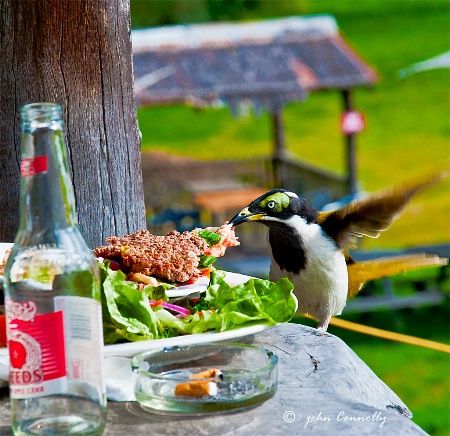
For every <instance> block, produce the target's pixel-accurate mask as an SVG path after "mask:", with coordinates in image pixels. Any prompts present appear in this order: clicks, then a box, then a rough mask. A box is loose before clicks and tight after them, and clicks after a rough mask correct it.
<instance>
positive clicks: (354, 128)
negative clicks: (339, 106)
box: [341, 111, 366, 135]
mask: <svg viewBox="0 0 450 436" xmlns="http://www.w3.org/2000/svg"><path fill="white" fill-rule="evenodd" d="M364 127H366V120H365V118H364V114H363V113H362V112H358V111H347V112H344V113H343V114H342V118H341V131H342V133H344V134H345V135H352V134H354V133H359V132H362V131H363V130H364Z"/></svg>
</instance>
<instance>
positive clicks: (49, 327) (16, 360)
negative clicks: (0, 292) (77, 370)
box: [5, 299, 67, 398]
mask: <svg viewBox="0 0 450 436" xmlns="http://www.w3.org/2000/svg"><path fill="white" fill-rule="evenodd" d="M5 303H6V313H7V323H8V349H9V358H10V375H9V382H10V394H11V397H12V398H31V397H34V396H39V395H50V394H54V393H58V392H61V391H62V390H63V389H64V387H65V385H66V384H67V372H66V358H65V356H66V354H65V346H64V325H63V324H64V323H63V313H62V312H61V311H58V312H52V313H47V314H44V315H38V314H37V308H36V304H35V303H34V302H33V301H24V302H17V301H13V300H11V299H6V301H5Z"/></svg>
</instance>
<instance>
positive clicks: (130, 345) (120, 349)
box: [103, 323, 271, 357]
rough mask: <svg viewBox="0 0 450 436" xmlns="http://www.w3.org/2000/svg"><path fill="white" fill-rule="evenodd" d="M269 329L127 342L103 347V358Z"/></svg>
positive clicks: (259, 327) (258, 327)
mask: <svg viewBox="0 0 450 436" xmlns="http://www.w3.org/2000/svg"><path fill="white" fill-rule="evenodd" d="M269 327H271V326H270V325H269V324H267V323H258V324H253V325H247V326H246V327H240V328H236V329H233V330H226V331H224V332H219V333H216V332H208V333H197V334H195V335H185V336H176V337H174V338H166V339H154V340H151V341H139V342H127V343H126V344H113V345H105V347H104V348H103V355H104V356H122V357H133V356H135V355H136V354H139V353H142V352H144V351H147V350H162V349H163V348H166V347H175V346H177V347H182V346H185V345H195V344H205V343H209V342H221V341H229V340H231V339H237V338H242V337H244V336H249V335H254V334H255V333H260V332H262V331H264V330H266V329H268V328H269Z"/></svg>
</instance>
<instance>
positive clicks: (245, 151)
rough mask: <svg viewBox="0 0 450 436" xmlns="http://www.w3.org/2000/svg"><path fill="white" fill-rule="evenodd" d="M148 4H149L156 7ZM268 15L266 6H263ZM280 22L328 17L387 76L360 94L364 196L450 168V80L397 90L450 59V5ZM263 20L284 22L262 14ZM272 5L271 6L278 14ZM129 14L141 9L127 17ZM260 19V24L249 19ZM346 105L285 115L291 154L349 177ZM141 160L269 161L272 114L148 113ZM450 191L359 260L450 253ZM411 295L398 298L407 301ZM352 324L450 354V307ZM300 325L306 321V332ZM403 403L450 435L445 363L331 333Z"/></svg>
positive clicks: (443, 188) (350, 5)
mask: <svg viewBox="0 0 450 436" xmlns="http://www.w3.org/2000/svg"><path fill="white" fill-rule="evenodd" d="M149 3H150V4H151V2H149ZM262 3H264V2H262ZM279 3H280V5H282V7H281V6H280V8H281V9H279V10H278V11H281V12H280V13H279V14H280V15H281V14H296V13H308V14H314V13H331V14H332V15H334V16H335V17H336V19H337V22H338V25H339V27H340V29H341V31H342V32H343V34H344V36H345V37H346V38H347V40H348V41H349V42H350V44H351V45H352V46H353V47H354V48H355V49H356V50H357V51H358V52H359V53H360V54H361V55H362V56H363V57H364V58H365V59H366V60H367V61H368V62H369V63H371V64H372V65H373V66H374V67H375V68H376V69H377V71H378V72H379V74H380V82H379V83H378V84H377V85H376V86H375V87H374V88H373V89H359V90H356V91H355V93H354V100H355V106H356V108H357V109H359V110H362V111H363V112H364V113H365V115H366V119H367V127H366V130H365V131H364V132H362V133H361V134H360V135H358V138H357V166H358V178H359V182H360V188H361V189H362V190H366V191H374V190H377V189H380V188H383V187H387V186H391V185H394V184H399V183H403V182H407V181H411V180H415V179H417V177H421V176H423V175H426V174H430V173H432V172H434V171H438V170H440V169H444V168H448V163H449V138H450V86H449V84H450V70H448V69H445V70H444V69H441V70H433V71H427V72H422V73H419V74H415V75H413V76H410V77H408V78H406V79H403V80H400V79H399V78H398V75H397V73H398V71H399V70H400V69H403V68H405V67H407V66H408V65H410V64H411V63H415V62H420V61H422V60H426V59H428V58H431V57H433V56H437V55H439V54H441V53H443V52H446V51H448V50H449V34H450V31H449V12H450V11H449V6H450V3H449V2H448V1H446V0H437V1H435V0H414V1H406V0H405V1H402V0H392V1H387V0H370V1H368V0H366V1H356V0H339V1H336V0H320V1H318V0H304V1H301V2H297V1H290V0H286V1H283V2H279ZM265 4H266V5H268V6H267V7H266V9H265V10H264V14H263V17H264V18H268V17H272V16H276V13H275V12H274V11H273V8H272V9H271V7H270V3H269V2H265ZM272 5H273V3H272ZM131 12H132V13H133V9H132V11H131ZM246 18H247V19H249V18H261V17H256V16H255V17H246ZM341 110H342V101H341V96H340V94H339V93H338V92H333V91H328V92H322V93H316V94H313V95H310V96H309V97H308V99H307V100H305V101H304V102H301V103H291V104H289V105H287V107H286V108H285V109H284V111H283V115H284V121H285V132H286V143H287V147H288V149H289V150H290V151H292V152H294V153H295V154H296V155H298V157H299V158H301V159H303V160H305V161H307V162H309V163H312V164H314V165H317V166H319V167H322V168H326V169H328V170H331V171H334V172H336V173H339V174H343V173H344V168H345V162H344V151H345V150H344V141H343V138H342V136H341V135H340V133H339V118H340V113H341ZM138 119H139V125H140V129H141V131H142V135H143V136H142V149H143V150H144V151H145V150H164V151H167V152H170V153H176V154H181V155H187V156H193V157H196V158H198V159H206V160H208V159H216V158H236V159H240V158H243V157H252V156H261V155H264V156H267V155H269V154H270V153H271V151H272V131H271V123H270V119H269V117H268V115H267V114H262V115H260V116H254V115H251V116H248V117H244V118H234V117H233V116H232V115H231V113H230V111H229V110H228V109H227V108H220V109H207V110H197V109H194V108H191V107H185V106H172V107H154V108H140V109H139V110H138ZM449 188H450V185H449V183H448V182H447V183H443V184H441V185H439V186H435V187H433V188H431V189H429V190H427V191H426V192H424V193H422V194H420V195H419V196H418V197H417V198H416V199H415V200H414V201H413V202H412V204H411V206H410V207H409V208H408V210H407V211H406V212H405V214H404V215H403V216H402V217H401V218H400V219H399V220H398V221H397V222H396V223H394V225H393V226H392V228H391V229H389V231H388V232H386V233H385V234H383V235H382V236H381V237H380V238H378V239H375V240H373V239H368V238H366V240H364V242H363V244H362V248H365V249H376V250H384V249H390V248H404V247H408V246H415V245H421V244H435V243H446V242H448V241H449V239H450V238H449V236H450V234H449V223H450V202H449V193H450V191H449ZM403 286H404V285H403V284H400V287H401V288H402V289H403ZM344 317H345V318H347V319H349V320H352V321H356V322H360V323H362V324H367V325H373V326H375V327H380V328H382V329H386V330H393V331H400V332H402V333H406V334H410V335H416V336H419V337H424V338H427V339H431V340H435V341H440V342H445V343H449V337H450V334H449V333H450V332H449V307H448V305H445V306H443V307H440V308H423V309H417V310H412V311H411V310H410V311H398V312H395V313H392V312H387V313H373V314H364V315H351V316H350V315H348V316H345V312H344ZM302 322H303V323H308V321H306V320H303V319H302ZM329 330H330V332H331V333H334V334H336V335H337V336H339V337H341V338H342V339H343V340H344V341H345V342H347V344H349V346H350V347H351V348H352V349H353V350H354V351H355V352H356V353H357V354H358V356H359V357H360V358H361V359H362V360H364V361H365V362H366V363H367V365H368V366H369V367H370V368H371V369H372V370H373V371H374V372H375V373H376V374H377V375H378V376H379V377H380V378H381V379H382V380H384V381H385V382H386V383H387V384H388V386H390V387H391V388H392V390H393V391H394V392H396V393H397V395H398V396H399V397H400V398H401V399H402V400H403V401H404V402H405V404H406V405H407V406H408V407H409V408H410V409H411V411H412V412H413V413H414V422H416V423H417V424H418V425H420V426H421V427H422V428H423V429H424V430H425V431H426V432H428V433H430V434H432V435H438V436H441V435H449V434H450V424H449V415H450V404H449V401H450V361H449V355H447V354H444V353H440V352H437V351H432V350H427V349H422V348H418V347H415V346H411V345H404V344H397V343H394V342H390V341H386V340H382V339H376V338H370V337H367V336H364V335H361V334H357V333H351V332H347V331H345V330H342V329H338V328H335V327H330V329H329Z"/></svg>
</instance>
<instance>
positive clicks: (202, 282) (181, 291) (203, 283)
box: [166, 277, 209, 298]
mask: <svg viewBox="0 0 450 436" xmlns="http://www.w3.org/2000/svg"><path fill="white" fill-rule="evenodd" d="M208 284H209V278H208V277H200V278H199V279H198V280H197V281H196V282H195V283H193V284H192V285H181V286H177V287H175V288H172V289H168V290H167V291H166V295H167V296H168V297H169V298H174V297H185V296H186V295H189V294H192V293H193V292H200V293H201V292H205V291H206V288H207V287H208Z"/></svg>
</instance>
